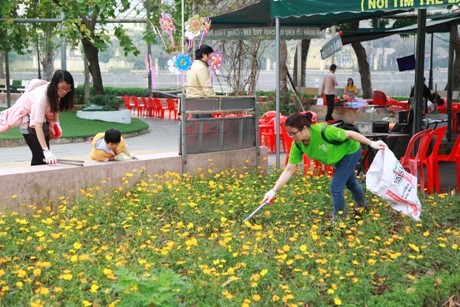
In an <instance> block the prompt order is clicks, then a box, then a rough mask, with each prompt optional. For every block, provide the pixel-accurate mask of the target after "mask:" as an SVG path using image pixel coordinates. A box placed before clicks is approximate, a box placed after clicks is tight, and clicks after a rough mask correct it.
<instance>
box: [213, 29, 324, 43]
mask: <svg viewBox="0 0 460 307" xmlns="http://www.w3.org/2000/svg"><path fill="white" fill-rule="evenodd" d="M325 36H326V35H325V31H322V30H321V29H320V28H317V27H280V37H281V39H312V38H324V37H325ZM206 38H207V39H211V40H240V39H241V40H249V39H251V40H273V39H275V28H273V27H270V28H260V27H252V28H232V29H218V30H213V29H211V30H210V31H209V33H208V35H207V36H206Z"/></svg>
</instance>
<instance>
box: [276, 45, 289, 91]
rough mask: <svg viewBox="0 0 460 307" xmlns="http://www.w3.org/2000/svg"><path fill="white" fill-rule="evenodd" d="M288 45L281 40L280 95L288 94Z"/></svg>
mask: <svg viewBox="0 0 460 307" xmlns="http://www.w3.org/2000/svg"><path fill="white" fill-rule="evenodd" d="M286 60H287V45H286V41H285V40H284V39H283V40H280V58H279V63H278V65H280V93H286V92H287V65H286Z"/></svg>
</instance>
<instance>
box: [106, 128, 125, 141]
mask: <svg viewBox="0 0 460 307" xmlns="http://www.w3.org/2000/svg"><path fill="white" fill-rule="evenodd" d="M104 141H105V142H106V143H115V144H118V143H120V142H121V132H120V130H118V129H115V128H110V129H109V130H107V131H106V132H105V134H104Z"/></svg>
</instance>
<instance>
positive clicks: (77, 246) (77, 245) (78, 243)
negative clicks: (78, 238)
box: [73, 242, 82, 250]
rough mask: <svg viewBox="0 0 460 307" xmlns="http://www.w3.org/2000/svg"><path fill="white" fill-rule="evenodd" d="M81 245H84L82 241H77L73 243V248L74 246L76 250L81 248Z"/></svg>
mask: <svg viewBox="0 0 460 307" xmlns="http://www.w3.org/2000/svg"><path fill="white" fill-rule="evenodd" d="M81 247H82V245H81V243H80V242H75V243H74V244H73V248H74V249H75V250H79V249H80V248H81Z"/></svg>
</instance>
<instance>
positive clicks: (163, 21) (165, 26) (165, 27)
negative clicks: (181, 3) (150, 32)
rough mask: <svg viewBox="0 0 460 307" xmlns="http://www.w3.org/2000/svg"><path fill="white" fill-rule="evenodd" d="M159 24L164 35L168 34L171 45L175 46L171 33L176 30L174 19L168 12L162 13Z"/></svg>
mask: <svg viewBox="0 0 460 307" xmlns="http://www.w3.org/2000/svg"><path fill="white" fill-rule="evenodd" d="M160 26H161V30H162V31H163V32H164V33H165V34H166V35H168V36H169V40H170V42H171V47H172V48H176V47H175V45H174V37H173V33H174V32H175V31H176V26H175V25H174V20H173V19H172V17H171V15H170V14H167V13H163V15H161V18H160Z"/></svg>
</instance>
